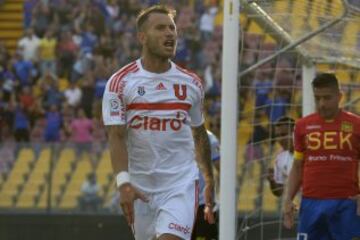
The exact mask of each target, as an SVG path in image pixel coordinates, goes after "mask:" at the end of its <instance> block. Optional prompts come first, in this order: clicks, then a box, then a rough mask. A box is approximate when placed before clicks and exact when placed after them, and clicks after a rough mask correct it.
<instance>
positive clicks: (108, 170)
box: [96, 149, 112, 195]
mask: <svg viewBox="0 0 360 240" xmlns="http://www.w3.org/2000/svg"><path fill="white" fill-rule="evenodd" d="M111 176H112V167H111V160H110V152H109V150H108V149H106V150H104V151H103V154H102V156H101V157H100V160H99V164H98V166H97V168H96V178H97V183H98V184H99V186H100V189H101V191H102V190H103V189H104V187H105V188H106V187H108V185H109V183H110V181H111ZM103 194H106V193H101V195H103Z"/></svg>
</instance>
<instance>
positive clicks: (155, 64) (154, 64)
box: [141, 56, 171, 73]
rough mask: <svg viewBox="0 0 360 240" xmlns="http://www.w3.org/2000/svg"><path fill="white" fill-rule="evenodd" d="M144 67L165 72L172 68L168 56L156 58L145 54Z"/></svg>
mask: <svg viewBox="0 0 360 240" xmlns="http://www.w3.org/2000/svg"><path fill="white" fill-rule="evenodd" d="M141 64H142V67H143V68H144V69H145V70H146V71H149V72H153V73H163V72H166V71H167V70H169V69H170V67H171V64H170V61H169V59H167V58H163V59H161V58H155V57H147V56H143V57H142V58H141Z"/></svg>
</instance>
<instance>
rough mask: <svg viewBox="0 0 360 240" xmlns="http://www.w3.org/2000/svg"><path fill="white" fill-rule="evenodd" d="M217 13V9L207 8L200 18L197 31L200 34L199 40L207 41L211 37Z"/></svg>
mask: <svg viewBox="0 0 360 240" xmlns="http://www.w3.org/2000/svg"><path fill="white" fill-rule="evenodd" d="M217 11H218V8H217V7H216V6H209V7H207V8H206V9H205V11H204V13H203V14H202V15H201V17H200V26H199V29H200V32H201V39H202V40H203V41H208V40H210V39H211V37H212V34H213V32H214V19H215V16H216V14H217Z"/></svg>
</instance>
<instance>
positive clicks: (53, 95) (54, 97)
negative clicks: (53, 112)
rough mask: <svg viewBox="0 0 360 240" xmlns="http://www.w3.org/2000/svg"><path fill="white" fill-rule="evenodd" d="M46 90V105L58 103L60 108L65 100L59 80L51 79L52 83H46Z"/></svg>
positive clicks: (44, 100)
mask: <svg viewBox="0 0 360 240" xmlns="http://www.w3.org/2000/svg"><path fill="white" fill-rule="evenodd" d="M44 91H45V92H44V99H43V103H44V107H45V108H46V107H50V106H51V105H56V106H57V107H58V108H60V107H61V104H62V102H63V100H64V95H63V94H62V93H61V92H60V90H59V84H58V82H57V81H51V82H50V83H46V84H45V89H44Z"/></svg>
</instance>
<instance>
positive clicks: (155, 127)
mask: <svg viewBox="0 0 360 240" xmlns="http://www.w3.org/2000/svg"><path fill="white" fill-rule="evenodd" d="M179 117H180V114H177V115H176V118H170V119H169V118H157V117H149V116H139V115H135V116H134V117H133V118H131V120H130V122H129V127H130V128H133V129H144V130H150V131H168V130H174V131H179V130H180V129H181V128H182V126H183V125H184V124H185V122H186V118H182V119H180V118H179Z"/></svg>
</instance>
